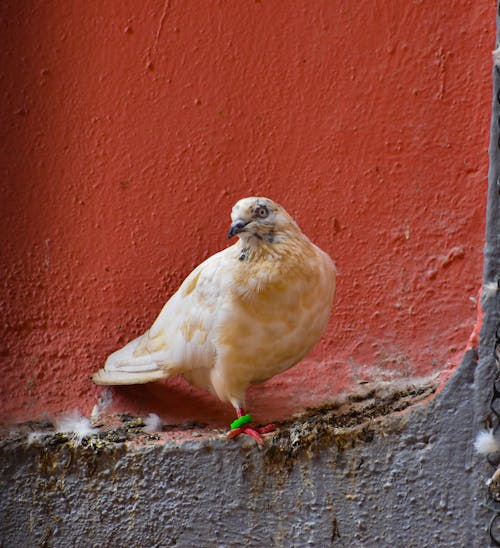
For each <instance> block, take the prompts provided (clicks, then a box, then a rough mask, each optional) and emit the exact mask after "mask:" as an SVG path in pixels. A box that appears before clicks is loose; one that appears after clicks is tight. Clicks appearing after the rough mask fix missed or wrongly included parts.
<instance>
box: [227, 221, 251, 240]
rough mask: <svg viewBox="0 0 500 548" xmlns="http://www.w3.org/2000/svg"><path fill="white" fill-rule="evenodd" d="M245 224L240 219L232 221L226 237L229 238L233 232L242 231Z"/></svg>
mask: <svg viewBox="0 0 500 548" xmlns="http://www.w3.org/2000/svg"><path fill="white" fill-rule="evenodd" d="M247 224H248V223H245V221H242V220H241V219H238V220H237V221H234V223H233V224H232V225H231V228H230V229H229V232H228V233H227V239H228V240H229V238H232V237H233V236H234V235H235V234H239V233H240V232H243V230H244V229H245V227H246V226H247Z"/></svg>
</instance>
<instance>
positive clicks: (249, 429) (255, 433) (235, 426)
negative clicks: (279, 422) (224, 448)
mask: <svg viewBox="0 0 500 548" xmlns="http://www.w3.org/2000/svg"><path fill="white" fill-rule="evenodd" d="M251 422H252V417H251V416H250V415H241V416H239V417H238V418H237V419H236V420H235V421H233V422H232V423H231V430H230V432H229V434H228V435H227V439H228V440H231V439H233V438H235V437H236V436H239V435H240V434H246V435H247V436H251V437H252V438H253V439H254V440H255V441H256V442H257V443H258V444H259V445H262V444H263V443H264V440H263V439H262V434H267V433H268V432H272V431H273V430H276V425H275V424H268V425H267V426H256V427H253V426H250V423H251Z"/></svg>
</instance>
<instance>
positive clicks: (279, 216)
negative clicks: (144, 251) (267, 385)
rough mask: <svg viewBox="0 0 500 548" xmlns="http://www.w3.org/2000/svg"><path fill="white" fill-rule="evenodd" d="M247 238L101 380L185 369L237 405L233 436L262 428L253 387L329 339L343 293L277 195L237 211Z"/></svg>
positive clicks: (212, 262) (219, 258) (114, 357)
mask: <svg viewBox="0 0 500 548" xmlns="http://www.w3.org/2000/svg"><path fill="white" fill-rule="evenodd" d="M231 220H232V224H231V228H230V230H229V233H228V238H231V237H232V236H234V235H238V238H239V240H238V242H237V243H236V244H234V245H233V246H231V247H228V248H227V249H225V250H223V251H220V252H219V253H216V254H215V255H213V256H212V257H210V258H209V259H207V260H206V261H204V262H203V263H201V264H200V265H199V266H198V267H197V268H195V269H194V270H193V272H191V274H189V276H188V277H187V278H186V279H185V281H184V282H183V283H182V285H181V286H180V288H179V289H178V291H177V292H176V293H175V294H174V295H173V296H172V297H171V298H170V300H169V301H168V302H167V303H166V304H165V306H164V307H163V309H162V311H161V312H160V315H159V316H158V318H157V319H156V321H155V322H154V323H153V325H152V326H151V328H150V329H149V330H148V331H146V332H145V333H144V334H143V335H141V336H140V337H138V338H136V339H134V340H133V341H131V342H129V343H128V344H127V345H126V346H124V347H123V348H121V349H120V350H117V351H116V352H114V353H113V354H111V355H110V356H109V358H108V359H107V361H106V363H105V365H104V368H103V369H101V370H99V371H98V372H97V373H95V374H94V376H93V380H94V382H95V383H96V384H103V385H117V384H139V383H146V382H150V381H155V380H158V379H162V378H166V377H170V376H172V375H178V374H180V375H183V376H184V377H185V378H186V379H187V380H188V381H189V382H190V383H191V384H193V385H195V386H197V387H200V388H203V389H206V390H209V391H210V392H212V393H213V394H215V395H216V396H217V397H218V398H219V399H220V400H222V401H224V402H229V403H231V404H232V405H233V407H234V408H235V409H236V413H237V416H238V419H237V420H236V421H234V422H233V423H232V424H231V431H230V432H229V436H228V437H230V438H232V437H234V436H236V435H238V434H240V433H245V434H248V435H250V436H252V437H254V438H255V439H256V440H257V441H258V442H259V443H261V442H262V438H261V436H260V434H262V433H265V432H267V431H270V430H271V429H272V428H273V426H270V427H264V428H260V429H259V428H253V427H251V426H250V422H251V417H250V415H246V414H245V412H244V410H243V407H244V405H245V392H246V389H247V388H248V387H249V386H250V385H252V384H255V383H259V382H262V381H264V380H266V379H269V378H270V377H273V376H274V375H277V374H278V373H281V372H283V371H285V370H287V369H288V368H290V367H292V366H293V365H295V364H296V363H298V362H299V361H300V360H301V359H302V358H303V357H304V356H305V355H306V354H307V353H308V352H309V351H310V350H311V349H312V347H313V346H314V345H315V344H316V342H317V341H318V340H319V338H320V337H321V335H322V333H323V331H324V330H325V327H326V325H327V323H328V319H329V317H330V312H331V307H332V301H333V296H334V293H335V266H334V264H333V262H332V260H331V259H330V257H329V256H328V255H327V254H326V253H325V252H324V251H322V250H321V249H319V248H318V247H317V246H316V245H314V244H313V243H312V242H311V241H310V240H309V239H308V238H307V237H306V236H305V235H304V234H303V233H302V232H301V230H300V228H299V227H298V225H297V223H296V222H295V221H294V220H293V219H292V218H291V217H290V215H288V213H287V212H286V211H285V210H284V209H283V208H282V207H281V206H280V205H278V204H277V203H275V202H273V201H272V200H270V199H268V198H254V197H252V198H244V199H242V200H240V201H239V202H237V204H236V205H235V206H234V207H233V210H232V212H231Z"/></svg>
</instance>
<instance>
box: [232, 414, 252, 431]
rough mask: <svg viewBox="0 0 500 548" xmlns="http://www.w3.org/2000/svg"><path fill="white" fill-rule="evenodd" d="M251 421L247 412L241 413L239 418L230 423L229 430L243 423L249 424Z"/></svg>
mask: <svg viewBox="0 0 500 548" xmlns="http://www.w3.org/2000/svg"><path fill="white" fill-rule="evenodd" d="M251 422H252V416H251V415H249V414H248V413H247V414H246V415H243V416H242V417H240V418H239V419H236V420H235V421H233V422H232V423H231V430H234V429H235V428H240V427H241V426H243V425H244V424H250V423H251Z"/></svg>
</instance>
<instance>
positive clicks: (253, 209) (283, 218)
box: [227, 197, 299, 243]
mask: <svg viewBox="0 0 500 548" xmlns="http://www.w3.org/2000/svg"><path fill="white" fill-rule="evenodd" d="M231 221H232V222H231V228H230V229H229V232H228V233H227V237H228V238H232V237H233V236H235V235H238V237H239V238H241V239H242V240H244V241H250V240H252V239H255V240H256V241H266V242H268V243H273V242H274V241H275V240H276V239H278V238H280V237H283V236H285V235H286V234H287V233H289V232H297V231H299V229H298V226H297V224H296V223H295V221H294V220H293V219H292V218H291V217H290V215H288V213H287V212H286V211H285V210H284V209H283V208H282V207H281V206H280V205H279V204H277V203H276V202H273V201H272V200H270V199H269V198H253V197H252V198H243V199H242V200H240V201H239V202H237V203H236V204H235V206H234V207H233V210H232V211H231Z"/></svg>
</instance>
